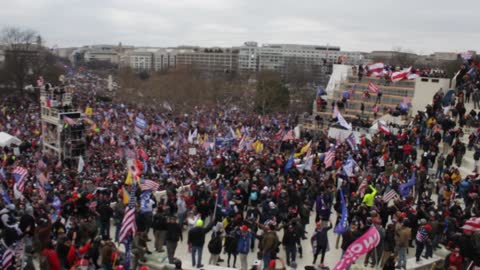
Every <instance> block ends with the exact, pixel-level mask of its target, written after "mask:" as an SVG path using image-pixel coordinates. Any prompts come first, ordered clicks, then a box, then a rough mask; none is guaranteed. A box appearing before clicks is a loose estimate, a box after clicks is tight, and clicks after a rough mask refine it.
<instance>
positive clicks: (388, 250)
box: [380, 224, 395, 267]
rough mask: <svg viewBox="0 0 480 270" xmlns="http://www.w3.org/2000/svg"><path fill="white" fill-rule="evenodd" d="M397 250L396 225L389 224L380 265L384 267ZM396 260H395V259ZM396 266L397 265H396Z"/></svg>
mask: <svg viewBox="0 0 480 270" xmlns="http://www.w3.org/2000/svg"><path fill="white" fill-rule="evenodd" d="M394 250H395V225H393V224H388V226H387V230H386V231H385V241H384V244H383V254H382V259H381V262H380V266H381V267H384V266H385V264H386V263H387V261H388V260H389V259H390V255H391V254H392V253H393V252H394ZM394 261H395V260H394ZM394 267H395V265H394Z"/></svg>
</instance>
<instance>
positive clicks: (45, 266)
mask: <svg viewBox="0 0 480 270" xmlns="http://www.w3.org/2000/svg"><path fill="white" fill-rule="evenodd" d="M48 255H50V253H48V254H47V255H43V254H41V255H40V258H39V266H40V270H50V262H49V261H48Z"/></svg>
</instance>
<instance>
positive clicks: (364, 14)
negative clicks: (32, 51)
mask: <svg viewBox="0 0 480 270" xmlns="http://www.w3.org/2000/svg"><path fill="white" fill-rule="evenodd" d="M2 2H4V3H3V4H2V6H3V8H2V9H1V10H0V26H12V25H13V26H20V27H26V28H31V29H34V30H37V31H38V32H39V33H41V34H42V35H43V36H44V39H45V40H46V41H47V42H48V44H49V45H51V46H53V45H58V46H60V47H65V46H79V45H87V44H99V43H106V44H116V43H118V42H122V43H123V44H131V45H136V46H177V45H200V46H238V45H241V44H243V42H244V41H247V40H254V41H258V42H259V43H305V44H322V45H323V44H330V45H338V46H341V47H342V49H343V50H361V51H371V50H390V49H392V48H394V47H402V48H403V49H405V50H412V51H415V52H417V53H429V52H432V51H462V50H466V49H476V47H477V44H480V33H479V32H478V26H477V23H476V22H477V20H478V19H477V18H476V14H475V12H473V10H478V8H480V2H479V1H478V0H464V1H461V3H460V2H459V3H455V2H452V1H447V0H436V1H434V0H424V1H414V0H403V1H398V0H364V1H355V0H297V1H294V0H256V1H254V0H138V1H133V0H128V1H127V0H83V1H80V0H64V1H62V0H15V1H7V0H2Z"/></svg>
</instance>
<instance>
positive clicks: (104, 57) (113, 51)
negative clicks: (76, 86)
mask: <svg viewBox="0 0 480 270" xmlns="http://www.w3.org/2000/svg"><path fill="white" fill-rule="evenodd" d="M117 49H118V47H117V46H112V45H94V46H91V47H89V48H88V49H87V50H86V51H85V55H84V59H85V61H86V62H90V61H106V62H110V63H112V64H118V63H119V61H120V56H119V53H118V51H117Z"/></svg>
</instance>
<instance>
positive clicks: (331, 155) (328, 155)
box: [324, 149, 335, 168]
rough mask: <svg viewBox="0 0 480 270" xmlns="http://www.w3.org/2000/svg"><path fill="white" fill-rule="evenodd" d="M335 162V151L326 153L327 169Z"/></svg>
mask: <svg viewBox="0 0 480 270" xmlns="http://www.w3.org/2000/svg"><path fill="white" fill-rule="evenodd" d="M334 160H335V151H334V150H332V149H330V150H328V152H326V153H325V161H324V162H325V168H329V167H331V166H332V164H333V161H334Z"/></svg>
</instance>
